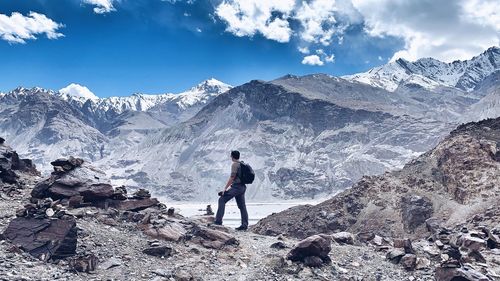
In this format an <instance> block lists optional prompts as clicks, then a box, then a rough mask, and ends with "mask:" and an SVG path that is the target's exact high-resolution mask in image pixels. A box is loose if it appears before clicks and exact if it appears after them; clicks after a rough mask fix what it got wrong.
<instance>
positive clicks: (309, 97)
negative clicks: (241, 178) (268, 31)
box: [0, 47, 500, 201]
mask: <svg viewBox="0 0 500 281" xmlns="http://www.w3.org/2000/svg"><path fill="white" fill-rule="evenodd" d="M499 53H500V51H499V48H498V47H492V48H490V49H488V50H487V51H485V52H484V53H482V54H480V55H478V56H477V57H474V58H473V59H471V60H469V61H457V62H453V63H450V64H447V63H443V62H439V61H437V60H434V59H421V60H418V61H417V62H408V61H404V60H397V61H395V62H391V63H389V64H387V65H384V66H380V67H377V68H374V69H372V70H370V71H368V72H366V73H360V74H356V75H351V76H345V77H342V78H339V77H333V76H330V75H325V74H314V75H307V76H302V77H298V76H293V75H287V76H284V77H281V78H279V79H276V80H273V81H268V82H266V81H257V80H255V81H251V82H248V83H246V84H243V85H241V86H237V87H234V88H232V87H231V86H229V85H227V84H224V83H222V82H220V81H217V80H215V79H210V80H207V81H204V82H202V83H200V84H199V85H197V86H195V87H193V88H192V89H190V90H188V91H186V92H184V93H180V94H162V95H144V94H135V95H132V96H130V97H112V98H105V99H100V98H98V97H96V96H94V95H93V94H92V93H91V92H90V91H88V89H86V88H85V87H83V86H80V85H76V84H73V85H70V86H68V87H66V88H64V89H61V90H60V91H50V90H45V89H40V88H32V89H24V88H17V89H15V90H13V91H11V92H9V93H7V94H0V136H4V138H5V139H7V140H8V141H9V143H11V144H12V146H13V147H14V148H15V149H16V150H17V151H18V152H20V153H21V154H23V155H24V156H28V155H29V156H30V158H33V159H34V161H35V163H37V164H38V166H39V168H41V169H42V170H44V169H47V168H48V167H49V165H48V163H49V161H50V160H53V159H55V158H58V157H60V156H68V155H74V156H80V157H83V158H86V159H88V160H91V161H93V162H95V164H96V165H98V166H100V167H101V168H102V169H104V170H106V171H107V173H108V175H109V177H110V178H111V179H112V180H113V181H114V183H115V184H123V185H127V186H129V187H142V186H144V187H147V188H149V189H154V190H155V191H156V193H157V194H158V195H165V196H167V197H169V198H171V199H177V200H196V201H203V200H212V199H214V198H216V196H217V195H216V190H218V189H220V188H222V185H223V184H224V180H225V179H226V177H227V174H228V170H227V168H228V166H229V156H228V152H229V151H230V150H231V149H239V150H240V151H241V152H242V156H243V158H244V160H246V161H248V162H250V163H251V164H252V166H253V167H254V169H255V171H256V174H257V180H256V182H255V184H253V185H252V186H251V188H249V189H248V197H249V199H250V200H252V199H253V200H275V199H276V198H286V199H289V198H318V197H322V196H327V195H330V194H332V193H335V192H337V191H340V190H343V189H345V188H347V187H349V186H351V185H352V184H353V183H354V182H355V181H357V180H358V179H360V178H361V177H362V176H363V175H374V174H380V173H383V172H385V171H388V170H391V169H395V168H400V167H402V166H403V165H404V164H405V163H406V162H408V161H409V160H411V159H413V158H415V157H417V156H418V155H420V154H422V153H424V152H425V151H427V150H429V149H430V148H432V147H434V146H435V145H436V144H437V143H438V141H439V140H441V139H442V138H443V137H444V136H445V135H446V134H448V133H449V131H451V130H452V129H453V128H454V127H456V125H457V124H459V123H462V122H465V121H477V120H480V119H483V118H488V117H497V116H499V115H500V110H499V106H498V105H499V104H500V102H499V101H500V98H499V96H500V94H499V88H500V84H499V82H498V76H499V72H500V56H499Z"/></svg>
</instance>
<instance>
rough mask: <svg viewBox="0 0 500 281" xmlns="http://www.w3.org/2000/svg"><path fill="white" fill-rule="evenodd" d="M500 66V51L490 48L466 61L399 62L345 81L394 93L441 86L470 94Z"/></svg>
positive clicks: (400, 60)
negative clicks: (408, 87) (405, 87)
mask: <svg viewBox="0 0 500 281" xmlns="http://www.w3.org/2000/svg"><path fill="white" fill-rule="evenodd" d="M499 62H500V48H498V47H491V48H489V49H488V50H486V51H485V52H484V53H482V54H480V55H478V56H476V57H473V58H472V59H470V60H466V61H459V60H457V61H454V62H452V63H444V62H441V61H439V60H436V59H433V58H423V59H419V60H417V61H415V62H410V61H407V60H405V59H398V60H396V61H394V62H391V63H388V64H386V65H382V66H379V67H375V68H373V69H370V70H369V71H368V72H365V73H358V74H354V75H348V76H344V77H342V78H344V79H346V80H349V81H357V82H361V83H365V84H368V85H372V86H374V87H379V88H383V89H386V90H388V91H391V92H393V91H395V90H396V89H397V88H398V87H400V86H407V85H417V86H420V87H423V88H426V89H429V90H433V89H436V88H438V87H442V86H444V87H455V88H458V89H461V90H464V91H467V92H471V91H474V90H476V89H477V88H478V86H479V85H480V84H481V82H482V81H483V80H484V79H486V78H487V77H488V76H490V75H491V74H492V73H494V72H496V71H498V69H499V68H500V65H499Z"/></svg>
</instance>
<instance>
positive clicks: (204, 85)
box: [190, 78, 232, 94]
mask: <svg viewBox="0 0 500 281" xmlns="http://www.w3.org/2000/svg"><path fill="white" fill-rule="evenodd" d="M231 88H232V86H230V85H228V84H226V83H224V82H221V81H219V80H217V79H215V78H210V79H207V80H204V81H202V82H201V83H199V84H198V85H196V86H194V87H193V88H191V90H190V91H191V92H195V91H196V92H198V91H202V92H206V93H209V94H212V93H223V92H225V91H227V90H229V89H231Z"/></svg>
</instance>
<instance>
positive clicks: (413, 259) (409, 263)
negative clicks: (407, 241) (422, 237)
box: [400, 254, 417, 270]
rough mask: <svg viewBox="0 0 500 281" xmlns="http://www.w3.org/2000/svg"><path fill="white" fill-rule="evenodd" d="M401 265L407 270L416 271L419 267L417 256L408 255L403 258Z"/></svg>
mask: <svg viewBox="0 0 500 281" xmlns="http://www.w3.org/2000/svg"><path fill="white" fill-rule="evenodd" d="M400 263H401V265H402V266H403V267H404V268H405V269H406V270H414V269H415V267H416V266H417V256H416V255H414V254H406V255H404V256H403V257H401V260H400Z"/></svg>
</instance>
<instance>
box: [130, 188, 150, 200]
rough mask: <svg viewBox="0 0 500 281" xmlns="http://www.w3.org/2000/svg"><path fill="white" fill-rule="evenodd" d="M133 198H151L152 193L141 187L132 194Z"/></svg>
mask: <svg viewBox="0 0 500 281" xmlns="http://www.w3.org/2000/svg"><path fill="white" fill-rule="evenodd" d="M132 198H133V199H145V198H151V193H149V190H147V189H144V188H140V189H138V190H137V191H136V192H134V193H133V194H132Z"/></svg>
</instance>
